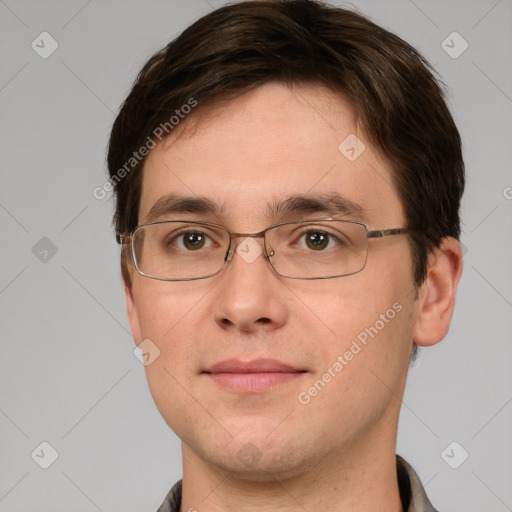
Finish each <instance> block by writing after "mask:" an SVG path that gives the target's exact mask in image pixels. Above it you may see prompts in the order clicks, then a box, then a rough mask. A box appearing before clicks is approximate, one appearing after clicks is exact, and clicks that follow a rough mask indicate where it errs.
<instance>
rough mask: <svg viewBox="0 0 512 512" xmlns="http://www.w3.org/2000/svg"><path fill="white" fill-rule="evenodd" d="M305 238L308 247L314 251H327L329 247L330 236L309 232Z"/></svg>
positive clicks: (318, 232)
mask: <svg viewBox="0 0 512 512" xmlns="http://www.w3.org/2000/svg"><path fill="white" fill-rule="evenodd" d="M304 237H305V242H306V245H307V247H308V248H309V249H313V250H314V251H318V250H322V249H325V248H326V247H327V246H328V245H329V234H327V233H323V232H322V231H308V232H307V233H305V235H304Z"/></svg>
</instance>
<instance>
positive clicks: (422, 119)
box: [107, 0, 464, 285]
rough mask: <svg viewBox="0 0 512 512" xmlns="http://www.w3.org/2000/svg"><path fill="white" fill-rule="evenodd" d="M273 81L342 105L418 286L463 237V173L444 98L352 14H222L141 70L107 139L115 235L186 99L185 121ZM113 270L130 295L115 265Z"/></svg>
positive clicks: (245, 9)
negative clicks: (386, 175)
mask: <svg viewBox="0 0 512 512" xmlns="http://www.w3.org/2000/svg"><path fill="white" fill-rule="evenodd" d="M271 81H279V82H283V83H286V84H289V85H294V84H300V83H318V84H321V85H324V86H327V87H328V88H329V89H331V90H333V91H335V92H338V93H342V94H343V95H344V97H346V98H348V99H349V100H350V101H351V103H352V105H353V107H354V110H355V112H356V116H357V120H358V122H359V123H360V125H361V127H362V129H363V131H364V132H365V134H366V136H367V137H368V138H369V140H370V142H371V143H372V144H373V145H374V146H375V147H376V148H377V150H379V151H380V152H381V153H382V155H383V156H384V157H385V158H386V159H387V161H388V162H389V163H390V165H391V169H392V173H393V180H394V183H395V186H396V189H397V191H398V194H399V196H400V199H401V201H402V205H403V208H404V213H405V217H406V224H407V227H408V228H410V229H411V230H414V231H415V233H414V234H413V235H411V236H410V245H411V251H412V258H413V264H414V281H415V283H416V284H417V285H420V284H421V283H422V282H423V281H424V279H425V277H426V272H427V262H428V260H427V258H428V254H429V252H431V251H432V250H433V249H434V247H438V246H439V244H440V242H441V240H442V238H444V237H446V236H451V237H454V238H457V239H458V238H459V236H460V219H459V207H460V200H461V196H462V192H463V189H464V163H463V160H462V150H461V139H460V135H459V132H458V130H457V128H456V126H455V123H454V121H453V118H452V116H451V114H450V112H449V109H448V107H447V105H446V103H445V100H444V86H443V84H442V83H441V82H440V81H439V80H438V79H436V77H435V76H434V72H433V69H432V68H431V66H430V64H429V63H428V62H427V61H426V60H425V59H424V57H423V56H422V55H421V54H420V53H419V52H418V51H417V50H415V49H414V48H413V47H412V46H410V45H409V44H408V43H406V42H405V41H403V40H402V39H401V38H399V37H398V36H396V35H395V34H392V33H390V32H389V31H387V30H385V29H383V28H382V27H380V26H378V25H376V24H374V23H373V22H371V21H370V20H369V19H367V18H366V17H364V16H362V15H360V14H358V13H356V12H353V11H350V10H347V9H342V8H337V7H333V6H330V5H327V4H324V3H321V2H319V1H315V0H251V1H249V0H246V1H241V2H237V3H233V4H229V5H225V6H223V7H221V8H219V9H217V10H215V11H213V12H211V13H209V14H207V15H205V16H204V17H202V18H201V19H199V20H198V21H196V22H195V23H194V24H193V25H191V26H190V27H189V28H187V29H186V30H185V31H184V32H183V33H182V34H181V35H180V36H179V37H177V38H176V39H175V40H173V41H172V42H170V43H169V44H168V45H167V46H166V47H165V48H163V49H162V50H161V51H159V52H157V53H156V54H155V55H154V56H153V57H152V58H151V59H150V60H149V61H148V62H147V63H146V65H145V66H144V67H143V69H142V70H141V72H140V73H139V75H138V77H137V79H136V81H135V83H134V85H133V88H132V90H131V92H130V94H129V95H128V97H127V98H126V100H125V102H124V103H123V105H122V107H121V110H120V112H119V115H118V116H117V118H116V120H115V122H114V126H113V129H112V133H111V137H110V144H109V149H108V158H107V160H108V168H109V173H110V179H111V181H112V182H113V184H114V191H115V197H116V210H115V215H114V224H115V228H116V232H117V233H120V234H126V233H129V232H130V231H132V230H133V229H134V228H135V227H136V226H137V223H138V212H139V204H140V194H141V184H142V169H143V164H144V159H143V158H140V159H139V160H140V161H139V160H137V161H135V160H134V159H133V156H134V152H135V151H136V150H138V149H139V148H141V147H143V146H144V145H145V144H146V143H147V141H148V140H149V139H150V138H151V134H153V133H154V132H155V130H157V129H158V127H159V126H161V125H162V124H165V123H167V124H168V125H169V119H170V116H172V115H173V114H174V113H175V112H176V111H177V110H178V109H180V108H181V107H182V106H183V105H187V104H190V101H191V99H193V101H194V102H198V104H199V107H197V108H196V109H195V110H194V111H193V112H192V113H191V114H190V115H191V116H194V115H198V114H197V113H198V112H200V108H201V105H205V104H212V103H214V102H216V101H226V100H228V101H229V100H231V99H234V98H236V97H238V96H241V95H242V94H244V93H246V92H248V91H250V90H252V89H254V88H256V87H258V86H261V85H263V84H265V83H268V82H271ZM130 159H132V160H130ZM127 162H131V163H132V164H133V165H131V168H130V167H127ZM123 169H124V172H121V171H122V170H123ZM121 178H122V179H121ZM123 255H125V252H124V251H123ZM122 270H123V277H124V279H125V281H126V282H127V283H129V282H130V277H129V273H128V271H127V266H126V258H125V257H124V256H123V257H122Z"/></svg>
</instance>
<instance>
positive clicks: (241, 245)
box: [214, 237, 288, 333]
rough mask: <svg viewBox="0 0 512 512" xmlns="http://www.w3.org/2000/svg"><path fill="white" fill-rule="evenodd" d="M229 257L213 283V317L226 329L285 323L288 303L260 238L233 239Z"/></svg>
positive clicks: (245, 329) (254, 328)
mask: <svg viewBox="0 0 512 512" xmlns="http://www.w3.org/2000/svg"><path fill="white" fill-rule="evenodd" d="M228 259H229V260H230V261H229V263H228V265H227V268H226V269H225V274H224V275H223V276H222V279H221V282H220V283H219V284H218V286H216V287H215V288H216V290H217V294H216V297H215V305H214V316H215V321H216V322H217V324H218V325H219V326H221V327H222V328H223V329H225V330H231V331H237V330H238V331H239V332H245V333H251V332H258V331H262V330H265V331H272V330H274V329H278V328H279V327H281V326H282V325H284V324H285V322H286V319H287V317H288V305H287V301H286V297H285V293H284V290H285V287H284V285H283V283H282V282H281V279H283V278H281V277H279V276H277V275H276V274H275V272H274V271H273V270H272V268H271V266H270V264H269V262H268V260H267V258H266V256H265V250H264V247H263V240H261V239H256V238H251V237H246V238H244V239H242V240H235V241H234V247H233V251H232V253H231V254H230V255H229V258H228Z"/></svg>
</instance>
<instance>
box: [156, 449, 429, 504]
mask: <svg viewBox="0 0 512 512" xmlns="http://www.w3.org/2000/svg"><path fill="white" fill-rule="evenodd" d="M396 472H397V477H398V487H399V489H400V499H401V500H402V507H403V509H404V512H437V510H436V509H435V508H434V507H433V506H432V504H431V503H430V501H429V500H428V498H427V495H426V494H425V490H424V489H423V485H422V484H421V481H420V478H419V476H418V475H417V474H416V471H414V469H413V468H412V466H410V465H409V464H408V463H407V462H406V461H405V460H404V459H402V457H400V456H399V455H397V456H396ZM180 507H181V480H180V481H179V482H177V483H176V484H175V485H174V486H173V488H172V489H171V490H170V491H169V494H168V495H167V496H166V497H165V500H164V502H163V503H162V504H161V505H160V508H159V509H158V511H157V512H180ZM182 512H186V511H182Z"/></svg>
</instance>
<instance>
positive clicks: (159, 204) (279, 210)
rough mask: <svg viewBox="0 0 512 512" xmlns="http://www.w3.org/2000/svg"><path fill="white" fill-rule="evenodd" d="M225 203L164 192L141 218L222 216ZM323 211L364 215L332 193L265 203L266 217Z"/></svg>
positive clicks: (353, 216) (352, 204)
mask: <svg viewBox="0 0 512 512" xmlns="http://www.w3.org/2000/svg"><path fill="white" fill-rule="evenodd" d="M225 213H226V207H225V206H224V205H223V204H222V205H219V204H217V203H215V202H214V201H212V200H210V199H208V198H206V197H201V196H179V195H176V194H168V195H165V196H163V197H161V198H160V199H158V200H157V201H156V203H155V204H154V205H153V206H152V207H151V209H150V210H149V212H148V214H147V215H146V220H145V222H154V221H155V220H157V219H159V218H162V217H165V216H166V215H169V214H210V215H214V216H217V217H222V216H224V215H225ZM313 213H317V214H326V215H329V216H331V217H335V216H338V215H342V216H349V217H352V218H353V219H354V220H362V219H364V218H365V209H364V208H363V207H362V205H360V204H359V203H356V202H354V201H352V200H350V199H348V198H347V197H344V196H342V195H340V194H337V193H332V194H297V195H292V196H289V197H287V198H285V199H280V200H278V199H274V200H272V201H271V202H270V203H268V204H267V209H266V211H265V214H266V216H267V217H270V218H273V217H274V218H275V217H281V218H282V217H291V216H297V215H300V214H313Z"/></svg>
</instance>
